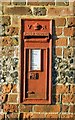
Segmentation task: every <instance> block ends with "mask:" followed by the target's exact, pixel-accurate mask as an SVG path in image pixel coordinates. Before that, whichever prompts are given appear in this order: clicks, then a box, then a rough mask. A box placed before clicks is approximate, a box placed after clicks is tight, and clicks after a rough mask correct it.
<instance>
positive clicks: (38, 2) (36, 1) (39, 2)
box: [28, 0, 55, 6]
mask: <svg viewBox="0 0 75 120" xmlns="http://www.w3.org/2000/svg"><path fill="white" fill-rule="evenodd" d="M28 5H41V6H43V5H55V2H54V1H53V0H50V2H49V0H48V2H45V1H44V0H34V1H33V0H28Z"/></svg>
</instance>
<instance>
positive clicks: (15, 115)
mask: <svg viewBox="0 0 75 120" xmlns="http://www.w3.org/2000/svg"><path fill="white" fill-rule="evenodd" d="M6 117H7V118H9V119H12V120H14V119H15V120H17V119H18V114H15V113H9V114H7V115H6Z"/></svg>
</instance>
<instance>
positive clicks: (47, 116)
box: [46, 113, 59, 120]
mask: <svg viewBox="0 0 75 120" xmlns="http://www.w3.org/2000/svg"><path fill="white" fill-rule="evenodd" d="M46 118H47V119H48V118H49V119H50V118H53V119H54V120H58V118H59V115H58V114H50V113H47V114H46Z"/></svg>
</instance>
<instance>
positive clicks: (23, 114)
mask: <svg viewBox="0 0 75 120" xmlns="http://www.w3.org/2000/svg"><path fill="white" fill-rule="evenodd" d="M32 115H33V113H30V112H28V113H27V112H25V113H21V114H20V119H25V118H27V119H30V118H31V117H32Z"/></svg>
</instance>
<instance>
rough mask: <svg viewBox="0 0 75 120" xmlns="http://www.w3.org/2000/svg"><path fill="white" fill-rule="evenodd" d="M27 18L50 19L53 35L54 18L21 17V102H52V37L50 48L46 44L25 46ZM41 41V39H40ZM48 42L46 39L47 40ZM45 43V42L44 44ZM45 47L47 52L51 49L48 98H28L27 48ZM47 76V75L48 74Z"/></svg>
mask: <svg viewBox="0 0 75 120" xmlns="http://www.w3.org/2000/svg"><path fill="white" fill-rule="evenodd" d="M25 20H34V21H36V20H38V21H40V20H41V21H49V22H50V31H49V33H50V35H52V20H50V19H21V54H20V55H21V56H20V60H21V64H20V66H21V87H20V96H21V97H20V102H21V103H23V104H51V88H52V38H50V42H49V43H48V44H49V48H46V47H44V46H41V45H40V46H41V47H39V48H36V46H35V48H34V47H33V46H30V47H27V48H24V42H25V40H24V34H25V33H24V28H23V27H24V21H25ZM38 41H39V42H40V40H38ZM45 42H46V41H45ZM42 45H43V44H42ZM42 47H43V49H46V53H47V52H48V50H47V49H49V61H50V62H49V84H48V85H47V80H46V83H45V84H46V89H47V87H49V89H48V91H46V93H45V94H46V96H48V99H40V98H39V99H26V97H25V90H26V85H25V84H26V78H25V77H26V76H25V74H26V69H25V68H26V65H25V62H26V49H40V48H42ZM47 55H48V54H46V57H47V59H48V56H47ZM46 69H47V65H46ZM46 77H47V75H46Z"/></svg>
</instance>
